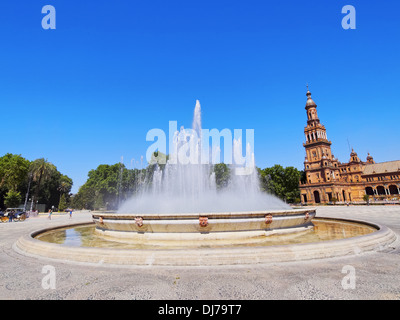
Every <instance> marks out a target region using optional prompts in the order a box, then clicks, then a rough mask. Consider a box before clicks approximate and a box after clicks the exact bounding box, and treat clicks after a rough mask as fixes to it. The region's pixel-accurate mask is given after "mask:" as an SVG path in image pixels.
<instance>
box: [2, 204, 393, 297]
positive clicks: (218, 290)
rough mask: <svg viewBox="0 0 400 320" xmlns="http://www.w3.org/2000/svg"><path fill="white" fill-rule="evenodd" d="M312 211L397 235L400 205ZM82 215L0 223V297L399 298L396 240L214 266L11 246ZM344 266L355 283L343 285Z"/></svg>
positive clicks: (87, 215) (86, 217) (84, 216)
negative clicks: (126, 263) (63, 255)
mask: <svg viewBox="0 0 400 320" xmlns="http://www.w3.org/2000/svg"><path fill="white" fill-rule="evenodd" d="M317 217H335V218H347V219H356V220H363V221H370V222H375V223H379V224H383V225H386V226H387V227H389V228H390V229H392V230H393V231H394V232H395V233H396V234H397V235H400V206H389V205H388V206H348V207H347V206H336V207H335V206H321V207H318V208H317ZM87 221H91V213H90V212H77V213H74V215H73V216H72V219H70V218H69V215H67V214H59V215H57V214H55V215H53V217H52V219H51V220H48V219H47V215H40V216H39V217H36V218H29V219H27V220H26V221H23V222H13V223H8V222H6V223H1V224H0V270H1V273H0V299H46V300H53V299H146V300H148V299H156V300H162V299H173V300H177V299H191V300H197V299H201V300H209V299H215V300H220V299H234V300H241V299H245V300H254V299H266V300H271V299H400V272H399V270H400V243H399V240H397V241H396V242H394V243H393V244H392V245H390V246H389V247H388V248H385V249H384V250H382V251H379V252H366V253H361V254H355V255H352V256H345V257H337V258H329V259H316V260H309V261H296V262H285V263H273V264H263V265H254V266H252V265H242V266H218V267H161V266H142V267H105V266H90V265H86V264H76V263H75V264H72V263H63V262H56V261H54V260H52V261H50V260H48V259H45V258H33V257H27V256H24V255H21V254H19V253H17V252H16V251H15V250H14V249H13V245H14V243H15V242H16V241H17V240H18V238H19V237H20V236H21V235H25V234H27V233H29V232H31V231H34V230H38V229H42V228H46V227H54V226H57V225H64V224H68V223H76V222H87ZM249 250H251V248H249ZM266 250H268V248H266ZM48 266H50V267H51V268H53V270H54V271H55V275H56V276H55V283H54V285H55V288H52V287H50V288H48V287H47V288H46V286H43V279H44V277H46V274H47V273H46V270H48V269H46V268H48ZM349 270H352V274H353V275H354V277H353V280H352V281H353V282H352V284H353V285H350V286H348V285H343V283H344V284H346V283H348V282H346V280H345V279H346V277H347V276H348V275H349V274H350V273H349Z"/></svg>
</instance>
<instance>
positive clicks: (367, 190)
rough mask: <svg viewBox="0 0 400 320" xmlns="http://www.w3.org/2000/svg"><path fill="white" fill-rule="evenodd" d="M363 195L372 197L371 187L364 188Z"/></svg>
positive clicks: (372, 190)
mask: <svg viewBox="0 0 400 320" xmlns="http://www.w3.org/2000/svg"><path fill="white" fill-rule="evenodd" d="M365 194H367V195H369V196H373V195H374V189H372V187H366V188H365Z"/></svg>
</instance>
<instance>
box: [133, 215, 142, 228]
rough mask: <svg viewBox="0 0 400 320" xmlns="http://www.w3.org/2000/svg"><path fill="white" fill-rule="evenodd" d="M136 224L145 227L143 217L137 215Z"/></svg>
mask: <svg viewBox="0 0 400 320" xmlns="http://www.w3.org/2000/svg"><path fill="white" fill-rule="evenodd" d="M135 222H136V225H137V226H138V227H139V228H140V227H143V217H136V218H135Z"/></svg>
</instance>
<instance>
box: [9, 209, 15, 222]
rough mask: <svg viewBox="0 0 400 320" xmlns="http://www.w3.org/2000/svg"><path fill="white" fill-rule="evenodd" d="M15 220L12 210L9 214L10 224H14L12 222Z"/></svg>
mask: <svg viewBox="0 0 400 320" xmlns="http://www.w3.org/2000/svg"><path fill="white" fill-rule="evenodd" d="M13 218H14V210H11V211H10V212H9V213H8V222H12V221H13Z"/></svg>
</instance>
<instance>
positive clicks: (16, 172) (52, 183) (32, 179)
mask: <svg viewBox="0 0 400 320" xmlns="http://www.w3.org/2000/svg"><path fill="white" fill-rule="evenodd" d="M72 184H73V182H72V179H71V178H69V177H68V176H66V175H63V174H61V173H60V172H59V171H58V170H57V168H56V166H55V165H53V164H52V163H51V162H49V161H47V160H46V159H44V158H41V159H36V160H34V161H29V160H27V159H25V158H24V157H22V156H21V155H15V154H11V153H7V154H5V155H4V156H2V157H0V208H3V207H16V206H18V205H21V204H23V203H24V202H25V199H26V200H28V202H29V203H27V208H28V209H29V208H30V203H31V202H33V204H34V205H35V204H36V203H39V204H45V205H46V209H47V208H49V207H52V206H54V207H55V208H57V207H58V205H59V202H60V198H61V196H62V194H64V195H65V196H64V197H65V201H66V203H68V202H69V198H70V192H71V187H72ZM61 185H62V189H60V186H61ZM26 196H28V197H27V198H26ZM29 199H30V201H29ZM33 207H35V206H33Z"/></svg>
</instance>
